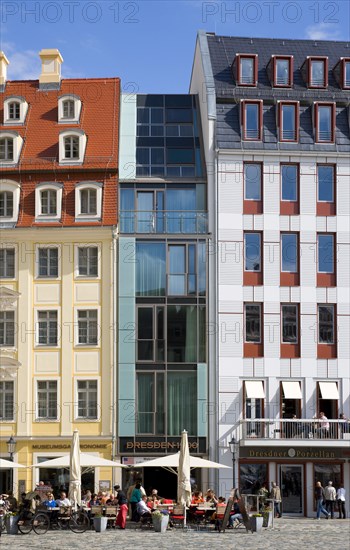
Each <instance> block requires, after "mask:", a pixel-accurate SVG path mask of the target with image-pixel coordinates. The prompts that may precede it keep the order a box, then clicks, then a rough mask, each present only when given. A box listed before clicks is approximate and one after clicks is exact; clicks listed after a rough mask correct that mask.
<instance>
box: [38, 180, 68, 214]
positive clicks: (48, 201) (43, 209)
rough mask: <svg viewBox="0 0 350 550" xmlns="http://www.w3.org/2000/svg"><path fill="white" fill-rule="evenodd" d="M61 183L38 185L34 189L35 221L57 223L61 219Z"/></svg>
mask: <svg viewBox="0 0 350 550" xmlns="http://www.w3.org/2000/svg"><path fill="white" fill-rule="evenodd" d="M62 188H63V185H62V183H57V182H52V183H40V184H39V185H37V186H36V188H35V221H37V222H40V221H42V222H57V221H60V219H61V209H62V207H61V203H62Z"/></svg>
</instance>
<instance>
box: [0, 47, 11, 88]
mask: <svg viewBox="0 0 350 550" xmlns="http://www.w3.org/2000/svg"><path fill="white" fill-rule="evenodd" d="M9 64H10V62H9V60H8V59H7V57H6V55H5V54H4V52H2V51H0V88H4V87H5V84H6V79H7V65H9Z"/></svg>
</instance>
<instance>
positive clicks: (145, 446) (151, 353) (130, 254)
mask: <svg viewBox="0 0 350 550" xmlns="http://www.w3.org/2000/svg"><path fill="white" fill-rule="evenodd" d="M121 138H122V139H121V150H120V161H121V162H120V166H121V173H120V188H119V212H120V218H119V239H118V296H119V304H118V335H119V338H118V373H119V374H118V407H119V409H118V435H119V438H118V450H119V454H120V455H121V458H122V460H123V461H124V462H125V463H128V464H130V463H132V462H130V457H131V456H139V457H140V456H143V457H144V456H149V455H151V454H153V455H159V454H165V453H174V452H176V451H177V450H178V448H179V447H178V446H179V442H180V435H181V432H182V430H184V429H186V430H187V431H188V435H189V443H190V447H191V452H192V453H199V454H201V455H205V454H206V453H207V418H206V410H207V384H208V382H207V377H208V375H207V330H206V327H207V300H208V283H207V238H208V228H207V187H206V179H205V171H204V167H203V162H202V158H201V134H200V128H199V125H198V119H197V97H196V96H193V95H138V96H132V97H131V98H130V97H129V96H125V97H124V98H122V103H121ZM128 457H129V458H128Z"/></svg>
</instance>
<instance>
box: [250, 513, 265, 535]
mask: <svg viewBox="0 0 350 550" xmlns="http://www.w3.org/2000/svg"><path fill="white" fill-rule="evenodd" d="M263 521H264V518H263V516H262V514H253V515H252V516H250V524H251V528H252V531H256V532H257V533H259V531H261V529H262V527H263Z"/></svg>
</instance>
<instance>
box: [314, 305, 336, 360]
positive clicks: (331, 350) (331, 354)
mask: <svg viewBox="0 0 350 550" xmlns="http://www.w3.org/2000/svg"><path fill="white" fill-rule="evenodd" d="M320 306H332V307H333V335H334V340H333V343H332V344H322V343H320V342H319V322H320V321H319V307H320ZM337 341H338V338H337V305H336V304H328V303H327V304H325V303H320V304H317V359H336V357H337Z"/></svg>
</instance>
